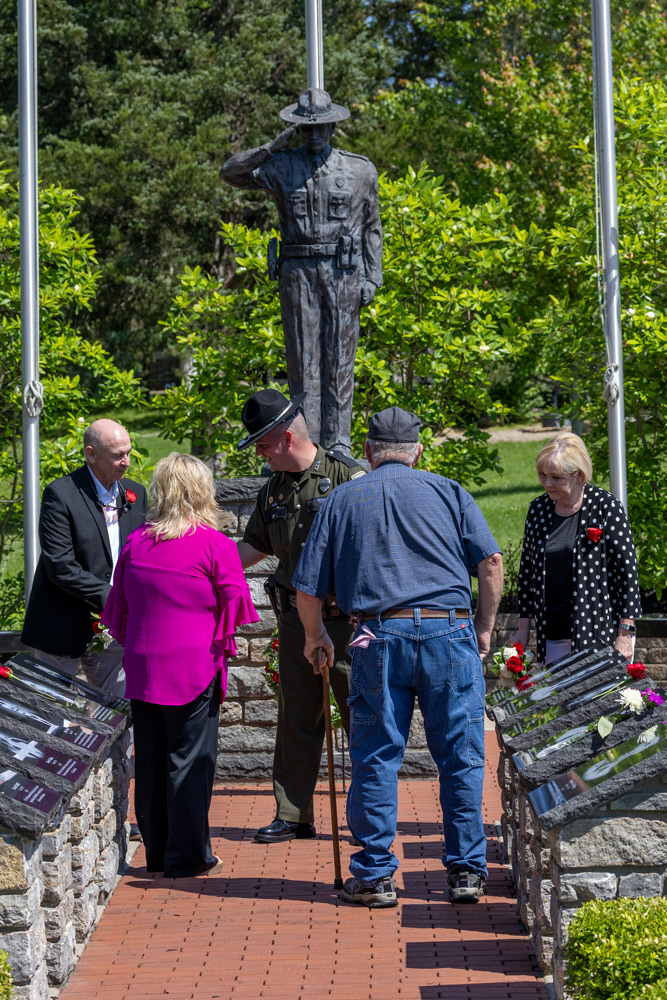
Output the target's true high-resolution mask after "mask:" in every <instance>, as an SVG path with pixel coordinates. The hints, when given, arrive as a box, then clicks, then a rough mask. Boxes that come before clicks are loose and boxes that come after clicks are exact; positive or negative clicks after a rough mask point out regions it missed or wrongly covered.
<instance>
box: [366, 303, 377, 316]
mask: <svg viewBox="0 0 667 1000" xmlns="http://www.w3.org/2000/svg"><path fill="white" fill-rule="evenodd" d="M368 311H369V313H370V314H371V316H372V317H373V319H375V317H376V316H377V309H376V308H375V306H371V307H370V309H369V310H368Z"/></svg>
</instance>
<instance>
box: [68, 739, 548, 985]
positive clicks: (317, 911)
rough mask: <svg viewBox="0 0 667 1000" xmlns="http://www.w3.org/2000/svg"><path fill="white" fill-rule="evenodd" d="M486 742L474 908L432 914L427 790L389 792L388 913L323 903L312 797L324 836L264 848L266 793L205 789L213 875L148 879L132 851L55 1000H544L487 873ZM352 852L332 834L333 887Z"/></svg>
mask: <svg viewBox="0 0 667 1000" xmlns="http://www.w3.org/2000/svg"><path fill="white" fill-rule="evenodd" d="M487 735H488V737H489V739H488V740H487V743H488V750H489V758H490V759H489V762H488V769H489V773H488V776H487V782H486V795H485V820H486V821H487V823H488V826H487V830H488V835H489V876H490V877H489V882H488V885H487V890H488V894H487V896H486V897H485V898H484V901H483V902H481V903H479V904H477V905H474V906H458V907H454V906H451V905H450V904H449V903H447V902H445V900H446V888H445V887H446V880H445V874H444V869H443V868H442V864H441V861H440V856H441V840H442V832H441V825H440V821H439V806H438V800H437V786H436V784H435V783H434V782H430V781H402V782H401V784H400V800H399V827H398V838H397V845H396V848H395V850H396V853H397V855H398V857H399V859H400V862H401V867H400V869H399V872H398V877H397V888H398V890H399V906H398V907H397V908H395V909H387V910H374V911H371V910H367V909H365V908H362V907H358V908H357V907H354V906H347V905H345V904H344V903H339V901H338V899H337V897H336V894H335V893H334V890H333V863H332V860H331V838H330V835H327V834H326V832H325V831H326V830H327V828H328V815H327V814H328V792H327V789H326V788H325V787H321V788H318V791H317V794H316V806H315V808H316V820H317V823H318V829H320V830H322V834H323V835H321V836H320V837H318V838H317V839H316V840H312V841H292V842H291V843H287V844H274V845H273V846H270V847H269V846H264V845H260V844H255V843H253V842H252V834H253V833H254V831H255V829H256V828H257V827H258V826H261V825H262V824H264V823H268V822H269V821H270V820H271V818H272V816H273V796H272V792H271V789H270V787H269V786H267V785H259V786H252V787H250V786H241V787H239V786H228V787H224V786H218V787H216V788H215V790H214V793H213V805H212V807H211V828H212V837H213V848H214V850H215V852H216V853H217V854H219V855H220V856H221V857H223V858H224V860H225V872H224V873H223V874H222V875H219V876H209V877H208V878H199V879H179V880H167V879H163V878H157V877H153V878H149V877H147V876H146V872H145V868H142V865H143V863H144V854H143V848H140V849H139V850H138V852H137V854H136V855H135V857H134V860H133V862H132V866H131V867H130V868H129V870H128V872H127V874H126V875H125V877H124V878H123V880H122V882H121V884H120V885H119V887H118V888H117V890H116V892H115V893H114V895H113V897H112V899H111V902H110V903H109V905H108V907H107V909H106V910H105V912H104V914H103V916H102V919H101V921H100V923H99V925H98V926H97V928H96V929H95V932H94V934H93V937H92V939H91V941H90V943H89V944H88V947H87V948H86V951H85V953H84V955H83V956H82V958H81V960H80V961H79V964H78V965H77V967H76V969H75V971H74V973H73V975H72V977H71V979H70V981H69V983H68V984H67V986H66V987H65V988H64V989H63V991H62V992H61V993H60V1000H75V998H76V1000H84V998H85V1000H98V998H99V1000H101V998H104V1000H148V998H158V997H169V998H171V1000H241V998H248V1000H251V998H253V1000H254V998H258V997H270V998H272V1000H297V998H304V1000H311V998H313V1000H315V998H319V997H332V998H334V1000H390V998H394V997H396V998H400V1000H403V998H410V1000H434V998H436V997H442V998H443V1000H471V998H472V1000H528V998H530V1000H533V998H544V1000H546V998H547V991H546V987H545V985H544V982H543V980H542V978H541V976H540V973H539V969H538V968H537V966H536V964H535V960H534V958H533V956H532V954H531V951H530V948H529V945H528V939H527V937H526V935H525V932H524V931H523V930H522V928H521V926H520V924H519V922H518V919H517V917H516V913H515V906H514V900H513V899H512V897H511V895H510V881H509V877H508V874H507V872H506V870H505V869H504V868H502V867H501V865H500V847H499V844H498V841H497V840H496V836H495V827H494V826H493V821H494V820H496V819H497V818H498V816H499V815H500V806H499V797H498V791H497V786H496V782H495V774H494V772H495V763H496V756H497V751H496V748H495V738H494V736H493V734H492V733H489V734H487ZM339 810H340V815H341V816H344V809H343V797H342V795H341V796H340V801H339ZM352 850H353V848H352V847H351V846H350V844H349V837H348V836H346V835H345V836H344V841H343V844H342V852H343V868H344V876H345V875H346V874H347V873H346V870H345V869H346V859H347V857H348V856H349V854H350V853H351V851H352Z"/></svg>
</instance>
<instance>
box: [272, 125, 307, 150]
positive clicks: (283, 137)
mask: <svg viewBox="0 0 667 1000" xmlns="http://www.w3.org/2000/svg"><path fill="white" fill-rule="evenodd" d="M298 127H299V126H298V125H290V126H289V127H288V128H286V129H283V131H282V132H281V133H280V135H277V136H276V138H275V139H273V140H272V141H271V142H267V144H266V149H267V150H268V152H269V153H270V154H271V156H273V154H274V153H278V152H279V151H280V150H281V149H284V148H285V146H286V145H287V144H288V143H289V141H290V139H291V138H292V136H293V135H294V133H295V132H296V130H297V129H298Z"/></svg>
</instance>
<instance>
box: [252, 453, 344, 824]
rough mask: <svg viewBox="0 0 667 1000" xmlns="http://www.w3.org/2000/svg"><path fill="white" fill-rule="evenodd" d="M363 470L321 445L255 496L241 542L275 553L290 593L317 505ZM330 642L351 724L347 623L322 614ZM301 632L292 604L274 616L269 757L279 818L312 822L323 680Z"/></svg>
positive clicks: (336, 685)
mask: <svg viewBox="0 0 667 1000" xmlns="http://www.w3.org/2000/svg"><path fill="white" fill-rule="evenodd" d="M363 476H364V470H363V469H362V468H361V466H359V465H357V464H356V462H355V461H354V460H353V459H351V458H347V457H346V456H343V457H339V458H337V457H336V456H335V455H333V454H332V453H331V452H327V451H325V450H324V449H323V448H321V447H318V449H317V454H316V455H315V459H314V461H313V463H312V465H311V466H310V468H308V469H306V470H305V472H302V473H299V474H292V473H289V472H276V473H274V474H273V475H272V476H271V478H270V479H269V480H268V482H266V483H265V484H264V485H263V486H262V488H261V490H260V491H259V494H258V496H257V502H256V505H255V509H254V511H253V513H252V515H251V516H250V520H249V521H248V524H247V526H246V529H245V532H244V535H243V541H244V542H248V543H249V544H250V545H252V546H253V548H255V549H257V550H258V551H259V552H267V553H269V554H272V555H275V556H277V558H278V569H277V570H276V572H275V577H276V581H277V583H279V584H280V585H281V586H282V587H286V588H287V589H288V590H290V591H293V590H294V588H293V586H292V574H293V572H294V568H295V567H296V564H297V563H298V561H299V559H300V557H301V553H302V552H303V547H304V545H305V542H306V539H307V537H308V533H309V531H310V529H311V526H312V524H313V522H315V523H316V522H317V518H318V516H319V510H320V508H321V507H326V505H327V503H328V502H329V499H328V498H329V496H330V495H331V493H332V492H333V491H334V489H335V487H336V486H339V485H340V484H342V483H346V482H348V481H349V480H351V479H355V480H356V479H357V478H358V477H363ZM327 630H328V632H329V634H330V636H331V640H332V642H333V644H334V650H335V658H334V668H333V670H332V671H331V686H332V688H333V691H334V694H335V696H336V700H337V702H338V705H339V708H340V712H341V716H342V718H343V724H344V725H345V728H346V729H347V728H348V725H349V710H348V707H347V699H348V697H349V694H350V655H349V649H348V646H349V642H350V638H351V636H352V627H351V625H350V624H349V622H348V620H347V618H346V617H344V616H342V615H341V616H339V617H336V618H330V619H328V620H327ZM304 644H305V636H304V632H303V626H302V625H301V621H300V620H299V615H298V614H297V610H296V607H290V608H289V609H288V610H285V611H281V613H280V616H279V618H278V666H279V671H280V698H279V701H278V726H277V729H276V746H275V752H274V758H273V791H274V795H275V798H276V818H277V819H283V820H286V821H288V822H291V823H312V822H313V792H314V790H315V784H316V782H317V776H318V772H319V767H320V761H321V758H322V743H323V739H324V713H323V707H322V679H321V677H319V676H315V674H314V673H313V668H312V666H311V665H310V663H308V661H307V660H306V659H305V657H304V655H303V647H304Z"/></svg>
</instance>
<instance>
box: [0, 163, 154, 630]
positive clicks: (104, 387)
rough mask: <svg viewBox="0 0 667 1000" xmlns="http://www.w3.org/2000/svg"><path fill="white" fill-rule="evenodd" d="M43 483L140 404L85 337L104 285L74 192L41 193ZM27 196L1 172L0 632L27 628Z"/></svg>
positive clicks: (128, 382) (129, 379) (131, 382)
mask: <svg viewBox="0 0 667 1000" xmlns="http://www.w3.org/2000/svg"><path fill="white" fill-rule="evenodd" d="M39 208H40V233H39V242H40V276H39V280H40V314H41V317H40V326H41V329H40V333H41V346H40V366H41V375H40V378H41V381H42V383H43V386H44V409H43V411H42V415H41V421H40V424H41V438H42V447H41V454H40V463H41V476H42V481H43V482H44V483H46V482H49V481H50V480H52V479H55V478H56V477H57V476H60V475H63V474H65V473H67V472H69V471H71V469H72V468H73V467H74V466H75V464H78V462H79V461H80V458H81V433H82V430H83V428H84V426H85V425H86V424H87V423H88V422H89V420H91V419H94V416H95V414H96V413H99V414H101V413H105V412H107V411H111V412H113V410H114V409H115V408H116V407H118V406H121V405H127V404H135V405H136V404H138V403H140V397H139V392H138V382H137V379H136V378H135V377H134V375H133V373H132V372H131V371H122V370H120V369H118V368H117V367H116V365H115V364H114V363H113V361H112V359H111V358H110V357H109V355H108V354H107V353H106V352H105V351H104V350H103V348H102V347H101V345H100V344H93V343H89V342H88V341H86V340H84V339H82V338H81V337H80V336H79V335H77V334H76V333H75V332H74V331H73V329H72V324H73V320H74V318H75V317H76V315H77V314H78V313H79V312H81V311H83V310H87V309H89V308H90V304H91V302H92V299H93V296H94V293H95V286H96V283H97V280H98V271H97V260H96V258H95V253H94V250H93V245H92V241H91V239H90V237H88V236H82V235H80V234H79V233H78V231H77V229H76V228H75V225H74V222H75V219H76V214H77V200H76V198H75V197H74V195H73V194H72V192H71V191H65V190H62V189H60V188H55V187H48V188H45V189H43V190H42V191H41V193H40V204H39ZM20 308H21V300H20V286H19V220H18V191H17V188H16V186H15V185H13V184H12V183H11V182H10V180H9V177H8V172H7V171H4V172H0V627H2V626H4V627H14V626H16V625H17V624H19V622H20V604H21V598H22V582H21V580H20V578H18V577H17V576H16V575H15V574H14V575H11V574H9V575H8V564H9V560H10V555H11V553H12V550H13V549H14V547H15V545H16V544H17V543H19V541H20V535H21V525H22V514H23V477H22V472H21V461H22V452H21V413H22V387H21V319H20Z"/></svg>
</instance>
